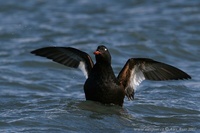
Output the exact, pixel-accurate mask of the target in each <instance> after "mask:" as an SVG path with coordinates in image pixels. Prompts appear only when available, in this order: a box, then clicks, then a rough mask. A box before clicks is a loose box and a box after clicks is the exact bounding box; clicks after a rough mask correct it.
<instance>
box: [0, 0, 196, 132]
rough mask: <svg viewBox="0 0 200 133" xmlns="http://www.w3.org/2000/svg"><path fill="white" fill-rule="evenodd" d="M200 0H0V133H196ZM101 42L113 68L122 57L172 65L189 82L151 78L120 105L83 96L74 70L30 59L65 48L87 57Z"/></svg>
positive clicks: (80, 79) (117, 67) (118, 66)
mask: <svg viewBox="0 0 200 133" xmlns="http://www.w3.org/2000/svg"><path fill="white" fill-rule="evenodd" d="M199 6H200V2H199V1H198V0H190V1H189V0H168V1H158V0H152V1H144V0H140V1H114V0H110V1H97V0H93V1H89V0H82V1H78V0H67V1H66V0H59V1H47V0H35V1H27V0H21V1H20V2H19V1H15V0H7V1H1V2H0V19H1V21H0V44H1V45H0V62H1V66H0V74H1V76H0V92H1V93H0V132H28V133H29V132H133V131H138V132H149V131H154V132H184V131H188V132H198V130H199V128H200V126H199V125H200V104H199V101H200V83H199V80H200V75H199V73H200V67H199V66H200V59H199V53H200V38H199V36H200V8H199ZM102 43H103V44H106V46H107V47H108V48H109V50H110V52H111V54H112V57H113V58H112V66H113V69H114V71H115V73H116V75H117V74H118V72H119V71H120V70H121V68H122V67H123V65H124V64H125V62H126V61H127V60H128V58H131V57H148V58H153V59H155V60H158V61H162V62H165V63H168V64H171V65H174V66H176V67H178V68H180V69H182V70H184V71H186V72H187V73H188V74H190V75H191V76H192V78H193V79H192V80H185V81H168V82H150V81H144V82H143V83H142V84H141V86H140V87H139V88H138V90H137V92H136V95H135V100H134V101H128V100H127V98H126V99H125V103H124V106H123V108H121V107H117V106H104V105H101V104H98V103H94V102H90V101H85V97H84V92H83V84H84V81H85V78H84V76H83V74H82V73H81V72H80V71H79V70H74V69H70V68H66V67H65V66H62V65H59V64H56V63H53V62H52V61H50V60H47V59H44V58H41V57H36V56H34V55H32V54H30V51H32V50H34V49H37V48H41V47H45V46H71V47H75V48H78V49H80V50H83V51H85V52H87V53H89V54H90V55H91V57H92V58H93V59H94V56H93V54H92V53H93V51H94V50H95V49H96V47H97V46H98V45H99V44H102Z"/></svg>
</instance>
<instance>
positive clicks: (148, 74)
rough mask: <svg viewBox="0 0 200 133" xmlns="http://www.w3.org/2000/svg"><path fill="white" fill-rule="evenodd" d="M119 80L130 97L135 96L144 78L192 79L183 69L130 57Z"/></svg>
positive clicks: (146, 59)
mask: <svg viewBox="0 0 200 133" xmlns="http://www.w3.org/2000/svg"><path fill="white" fill-rule="evenodd" d="M117 78H118V80H119V81H120V83H121V84H122V85H123V86H124V88H125V92H126V96H127V97H128V99H133V98H134V91H135V90H136V88H137V86H139V84H140V83H141V82H142V81H143V80H145V79H146V80H154V81H162V80H179V79H191V77H190V76H189V75H188V74H187V73H185V72H183V71H182V70H180V69H178V68H176V67H174V66H171V65H168V64H165V63H162V62H158V61H155V60H152V59H148V58H131V59H129V60H128V61H127V62H126V64H125V66H124V67H123V69H122V70H121V72H120V73H119V75H118V77H117Z"/></svg>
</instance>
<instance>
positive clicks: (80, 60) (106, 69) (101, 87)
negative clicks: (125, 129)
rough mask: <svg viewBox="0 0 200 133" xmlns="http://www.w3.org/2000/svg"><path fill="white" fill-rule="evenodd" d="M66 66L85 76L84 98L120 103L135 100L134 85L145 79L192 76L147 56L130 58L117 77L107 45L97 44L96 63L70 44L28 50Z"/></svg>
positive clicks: (104, 102)
mask: <svg viewBox="0 0 200 133" xmlns="http://www.w3.org/2000/svg"><path fill="white" fill-rule="evenodd" d="M31 53H32V54H35V55H37V56H41V57H46V58H48V59H51V60H53V61H54V62H57V63H60V64H62V65H65V66H67V67H71V68H78V69H80V70H81V71H82V72H83V74H84V75H85V77H86V81H85V83H84V86H83V89H84V93H85V98H86V100H90V101H95V102H99V103H102V104H105V105H106V104H114V105H118V106H123V103H124V99H125V97H127V98H128V100H134V95H135V91H136V88H137V87H138V86H139V85H140V84H141V82H142V81H144V80H152V81H165V80H184V79H191V76H190V75H188V74H187V73H186V72H184V71H182V70H180V69H178V68H176V67H174V66H172V65H169V64H166V63H163V62H159V61H156V60H153V59H150V58H130V59H128V60H127V62H126V63H125V65H124V66H123V68H122V69H121V71H120V72H119V74H118V76H115V73H114V71H113V68H112V66H111V54H110V52H109V50H108V48H107V47H106V46H104V45H100V46H98V47H97V49H96V50H95V51H94V55H95V59H96V63H94V62H93V60H92V58H91V56H90V55H89V54H87V53H86V52H84V51H81V50H79V49H76V48H73V47H58V46H57V47H55V46H49V47H43V48H39V49H36V50H33V51H31Z"/></svg>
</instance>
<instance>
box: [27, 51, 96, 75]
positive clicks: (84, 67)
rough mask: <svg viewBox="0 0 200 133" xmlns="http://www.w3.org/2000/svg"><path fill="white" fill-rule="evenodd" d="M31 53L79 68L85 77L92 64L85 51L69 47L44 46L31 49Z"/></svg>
mask: <svg viewBox="0 0 200 133" xmlns="http://www.w3.org/2000/svg"><path fill="white" fill-rule="evenodd" d="M31 53H32V54H35V55H37V56H42V57H46V58H48V59H51V60H53V61H55V62H57V63H60V64H63V65H65V66H68V67H72V68H79V69H81V71H82V72H83V73H84V75H85V77H86V78H87V77H88V75H89V73H90V71H91V69H92V67H93V65H94V63H93V61H92V59H91V57H90V56H89V55H88V54H87V53H85V52H83V51H80V50H78V49H75V48H71V47H44V48H40V49H36V50H34V51H31Z"/></svg>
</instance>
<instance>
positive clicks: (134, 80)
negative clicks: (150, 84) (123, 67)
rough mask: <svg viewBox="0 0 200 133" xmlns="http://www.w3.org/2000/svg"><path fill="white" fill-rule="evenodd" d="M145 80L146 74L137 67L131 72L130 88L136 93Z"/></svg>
mask: <svg viewBox="0 0 200 133" xmlns="http://www.w3.org/2000/svg"><path fill="white" fill-rule="evenodd" d="M143 80H145V77H144V74H143V73H142V71H141V70H140V69H139V68H138V67H135V68H134V69H133V70H132V71H131V77H130V88H132V89H133V90H134V92H135V91H136V88H137V87H138V86H139V85H140V83H141V82H142V81H143Z"/></svg>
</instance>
